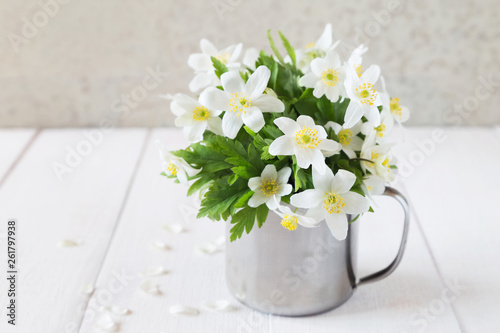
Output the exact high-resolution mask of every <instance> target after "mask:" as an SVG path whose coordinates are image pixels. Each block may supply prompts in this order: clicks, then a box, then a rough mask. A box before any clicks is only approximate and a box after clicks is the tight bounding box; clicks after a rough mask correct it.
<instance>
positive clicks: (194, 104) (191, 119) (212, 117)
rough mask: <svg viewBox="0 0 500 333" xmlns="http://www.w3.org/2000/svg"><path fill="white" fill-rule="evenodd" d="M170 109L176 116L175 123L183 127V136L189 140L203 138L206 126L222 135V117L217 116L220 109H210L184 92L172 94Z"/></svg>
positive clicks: (193, 140) (196, 140) (195, 140)
mask: <svg viewBox="0 0 500 333" xmlns="http://www.w3.org/2000/svg"><path fill="white" fill-rule="evenodd" d="M202 94H203V93H202ZM170 109H171V110H172V113H174V114H175V115H176V116H177V118H176V119H175V125H176V126H178V127H184V136H185V137H186V139H188V140H189V141H190V142H198V141H201V140H203V133H205V130H206V129H207V127H208V129H209V130H211V131H212V132H214V133H215V134H219V135H222V119H221V118H219V117H218V116H219V114H221V112H222V111H219V110H216V111H214V110H211V109H209V108H207V107H206V106H204V105H202V104H201V103H199V102H198V101H197V100H195V99H194V98H192V97H190V96H188V95H184V94H176V95H175V96H174V100H173V101H172V103H171V104H170Z"/></svg>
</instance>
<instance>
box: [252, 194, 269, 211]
mask: <svg viewBox="0 0 500 333" xmlns="http://www.w3.org/2000/svg"><path fill="white" fill-rule="evenodd" d="M270 198H271V197H268V196H266V195H265V194H264V193H262V191H261V190H257V191H256V192H255V193H254V194H253V195H252V197H251V198H250V200H248V205H249V206H250V207H254V208H256V207H259V206H260V205H262V204H264V203H266V202H267V201H269V199H270Z"/></svg>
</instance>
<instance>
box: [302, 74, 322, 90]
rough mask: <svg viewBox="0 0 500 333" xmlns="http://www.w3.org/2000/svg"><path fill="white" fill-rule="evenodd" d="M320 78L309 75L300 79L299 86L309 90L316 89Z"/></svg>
mask: <svg viewBox="0 0 500 333" xmlns="http://www.w3.org/2000/svg"><path fill="white" fill-rule="evenodd" d="M318 80H319V78H318V77H317V76H316V75H315V74H314V73H308V74H306V75H304V76H303V77H301V78H300V79H299V84H300V85H301V86H304V87H307V88H314V86H315V85H316V82H318Z"/></svg>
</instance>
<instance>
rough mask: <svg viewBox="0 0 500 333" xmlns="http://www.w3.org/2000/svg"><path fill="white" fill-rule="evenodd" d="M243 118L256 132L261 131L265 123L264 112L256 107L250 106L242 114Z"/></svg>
mask: <svg viewBox="0 0 500 333" xmlns="http://www.w3.org/2000/svg"><path fill="white" fill-rule="evenodd" d="M241 120H242V121H243V123H244V124H245V125H247V126H248V127H249V128H250V129H251V130H252V131H254V132H256V133H257V132H258V131H260V130H261V129H262V127H264V124H265V121H264V116H263V115H262V112H261V111H260V110H259V109H258V108H256V107H250V108H248V110H247V112H246V113H244V114H243V115H242V116H241Z"/></svg>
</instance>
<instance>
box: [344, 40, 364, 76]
mask: <svg viewBox="0 0 500 333" xmlns="http://www.w3.org/2000/svg"><path fill="white" fill-rule="evenodd" d="M366 51H368V47H367V46H364V45H363V44H361V45H360V46H358V47H357V48H355V49H354V50H353V51H352V53H351V55H350V56H349V59H348V60H347V64H348V65H349V66H351V67H352V68H354V70H355V71H356V73H357V74H358V76H361V75H362V74H363V66H361V64H362V63H363V58H362V56H363V54H365V53H366Z"/></svg>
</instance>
